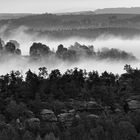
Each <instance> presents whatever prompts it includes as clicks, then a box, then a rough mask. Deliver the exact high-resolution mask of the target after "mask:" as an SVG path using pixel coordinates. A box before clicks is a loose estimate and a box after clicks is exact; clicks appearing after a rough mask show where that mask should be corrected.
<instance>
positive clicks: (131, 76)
mask: <svg viewBox="0 0 140 140" xmlns="http://www.w3.org/2000/svg"><path fill="white" fill-rule="evenodd" d="M124 70H125V71H126V72H125V73H124V74H122V75H114V74H113V73H108V72H106V71H105V72H103V73H102V74H100V75H99V74H98V72H97V71H94V70H93V71H91V72H86V71H85V70H82V69H78V68H74V69H70V70H67V71H66V72H65V73H64V74H61V72H60V71H59V70H58V69H55V70H52V71H51V72H50V73H48V71H47V68H45V67H41V68H39V72H38V73H34V72H32V71H31V70H28V71H27V72H26V76H25V77H23V75H22V74H21V73H20V72H19V71H11V72H10V73H9V74H6V75H1V76H0V140H19V139H20V140H139V139H140V120H139V117H140V110H139V109H140V95H139V93H140V86H139V85H140V80H139V79H140V70H139V69H137V68H136V69H134V68H132V67H131V66H130V65H125V66H124Z"/></svg>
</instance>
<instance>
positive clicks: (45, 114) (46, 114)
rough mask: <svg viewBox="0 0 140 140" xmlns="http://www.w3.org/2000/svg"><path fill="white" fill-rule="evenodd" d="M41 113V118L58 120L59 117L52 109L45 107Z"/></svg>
mask: <svg viewBox="0 0 140 140" xmlns="http://www.w3.org/2000/svg"><path fill="white" fill-rule="evenodd" d="M40 115H41V119H42V120H44V121H57V118H56V116H55V114H54V112H53V111H52V110H49V109H43V110H42V111H41V113H40Z"/></svg>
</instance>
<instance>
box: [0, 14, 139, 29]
mask: <svg viewBox="0 0 140 140" xmlns="http://www.w3.org/2000/svg"><path fill="white" fill-rule="evenodd" d="M135 16H136V15H134V14H105V15H104V14H99V15H55V14H40V15H32V16H27V17H22V18H19V19H11V20H1V21H0V26H3V25H8V26H9V27H10V28H17V27H19V26H27V27H29V28H33V29H35V30H63V29H68V30H69V29H77V28H78V29H79V28H80V29H81V28H82V29H83V28H100V27H109V26H112V25H114V23H118V24H115V26H121V22H120V21H121V20H125V19H126V20H128V19H131V18H133V17H135Z"/></svg>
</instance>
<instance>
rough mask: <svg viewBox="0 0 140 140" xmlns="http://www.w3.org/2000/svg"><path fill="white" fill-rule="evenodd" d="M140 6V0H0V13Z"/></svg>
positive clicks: (51, 11) (53, 11)
mask: <svg viewBox="0 0 140 140" xmlns="http://www.w3.org/2000/svg"><path fill="white" fill-rule="evenodd" d="M106 7H140V0H0V13H46V12H49V13H55V12H72V11H85V10H95V9H98V8H106Z"/></svg>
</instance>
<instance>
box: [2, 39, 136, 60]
mask: <svg viewBox="0 0 140 140" xmlns="http://www.w3.org/2000/svg"><path fill="white" fill-rule="evenodd" d="M19 46H20V44H19V43H18V42H17V41H15V40H10V41H9V42H7V43H6V44H4V41H2V40H0V54H1V56H4V55H6V54H10V55H18V56H20V55H21V50H20V48H19ZM29 54H30V57H31V58H44V57H50V56H52V57H56V58H59V59H62V60H68V61H76V60H79V59H80V58H91V59H98V60H102V59H111V60H136V57H135V56H133V54H131V53H127V52H125V51H121V50H119V49H115V48H111V49H109V48H102V49H101V50H98V51H95V50H94V46H93V45H89V46H86V45H81V44H79V43H78V42H76V43H75V44H74V45H71V46H70V47H68V48H66V47H64V46H63V45H62V44H60V45H59V46H58V47H57V50H56V51H55V52H54V51H52V50H51V49H50V48H49V46H47V45H45V44H42V43H33V44H32V45H31V47H30V50H29Z"/></svg>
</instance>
